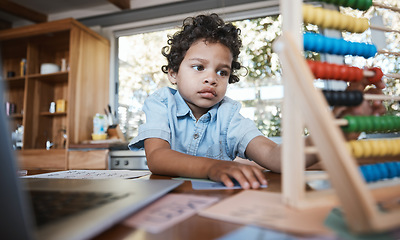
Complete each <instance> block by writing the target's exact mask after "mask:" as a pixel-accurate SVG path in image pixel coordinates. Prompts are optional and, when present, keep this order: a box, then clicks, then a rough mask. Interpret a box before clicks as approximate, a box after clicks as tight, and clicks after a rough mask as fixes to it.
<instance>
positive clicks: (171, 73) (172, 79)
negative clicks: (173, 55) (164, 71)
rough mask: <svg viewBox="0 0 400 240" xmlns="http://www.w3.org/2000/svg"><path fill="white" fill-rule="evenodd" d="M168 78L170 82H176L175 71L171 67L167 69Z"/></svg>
mask: <svg viewBox="0 0 400 240" xmlns="http://www.w3.org/2000/svg"><path fill="white" fill-rule="evenodd" d="M168 79H169V81H170V82H171V83H172V84H174V85H175V84H176V72H174V71H172V70H171V69H169V70H168Z"/></svg>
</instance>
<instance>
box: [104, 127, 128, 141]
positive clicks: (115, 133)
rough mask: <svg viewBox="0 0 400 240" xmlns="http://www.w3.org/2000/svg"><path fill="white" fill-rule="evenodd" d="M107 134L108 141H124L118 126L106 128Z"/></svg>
mask: <svg viewBox="0 0 400 240" xmlns="http://www.w3.org/2000/svg"><path fill="white" fill-rule="evenodd" d="M107 134H108V139H120V140H121V141H125V136H124V134H123V133H122V131H121V128H120V127H119V125H118V124H115V125H110V126H108V128H107Z"/></svg>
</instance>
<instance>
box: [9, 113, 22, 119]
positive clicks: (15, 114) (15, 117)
mask: <svg viewBox="0 0 400 240" xmlns="http://www.w3.org/2000/svg"><path fill="white" fill-rule="evenodd" d="M8 118H11V119H13V118H14V119H17V118H21V119H22V118H23V115H22V114H20V113H14V114H11V115H9V116H8Z"/></svg>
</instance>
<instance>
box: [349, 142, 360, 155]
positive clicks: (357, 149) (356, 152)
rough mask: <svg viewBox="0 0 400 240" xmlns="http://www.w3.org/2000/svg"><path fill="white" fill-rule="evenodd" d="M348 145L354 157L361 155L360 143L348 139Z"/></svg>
mask: <svg viewBox="0 0 400 240" xmlns="http://www.w3.org/2000/svg"><path fill="white" fill-rule="evenodd" d="M350 145H351V148H352V152H353V156H354V157H356V158H361V157H363V148H362V146H361V144H359V143H358V142H357V141H350Z"/></svg>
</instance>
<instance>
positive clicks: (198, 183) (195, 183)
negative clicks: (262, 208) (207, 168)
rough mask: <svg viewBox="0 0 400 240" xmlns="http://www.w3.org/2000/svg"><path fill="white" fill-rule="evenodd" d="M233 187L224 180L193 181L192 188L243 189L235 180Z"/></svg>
mask: <svg viewBox="0 0 400 240" xmlns="http://www.w3.org/2000/svg"><path fill="white" fill-rule="evenodd" d="M233 183H234V186H233V187H226V186H225V185H224V184H223V183H222V182H213V181H208V182H205V181H192V188H193V189H195V190H221V189H222V190H223V189H242V187H241V186H240V185H239V183H238V182H237V181H233ZM266 187H267V185H261V188H266Z"/></svg>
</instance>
